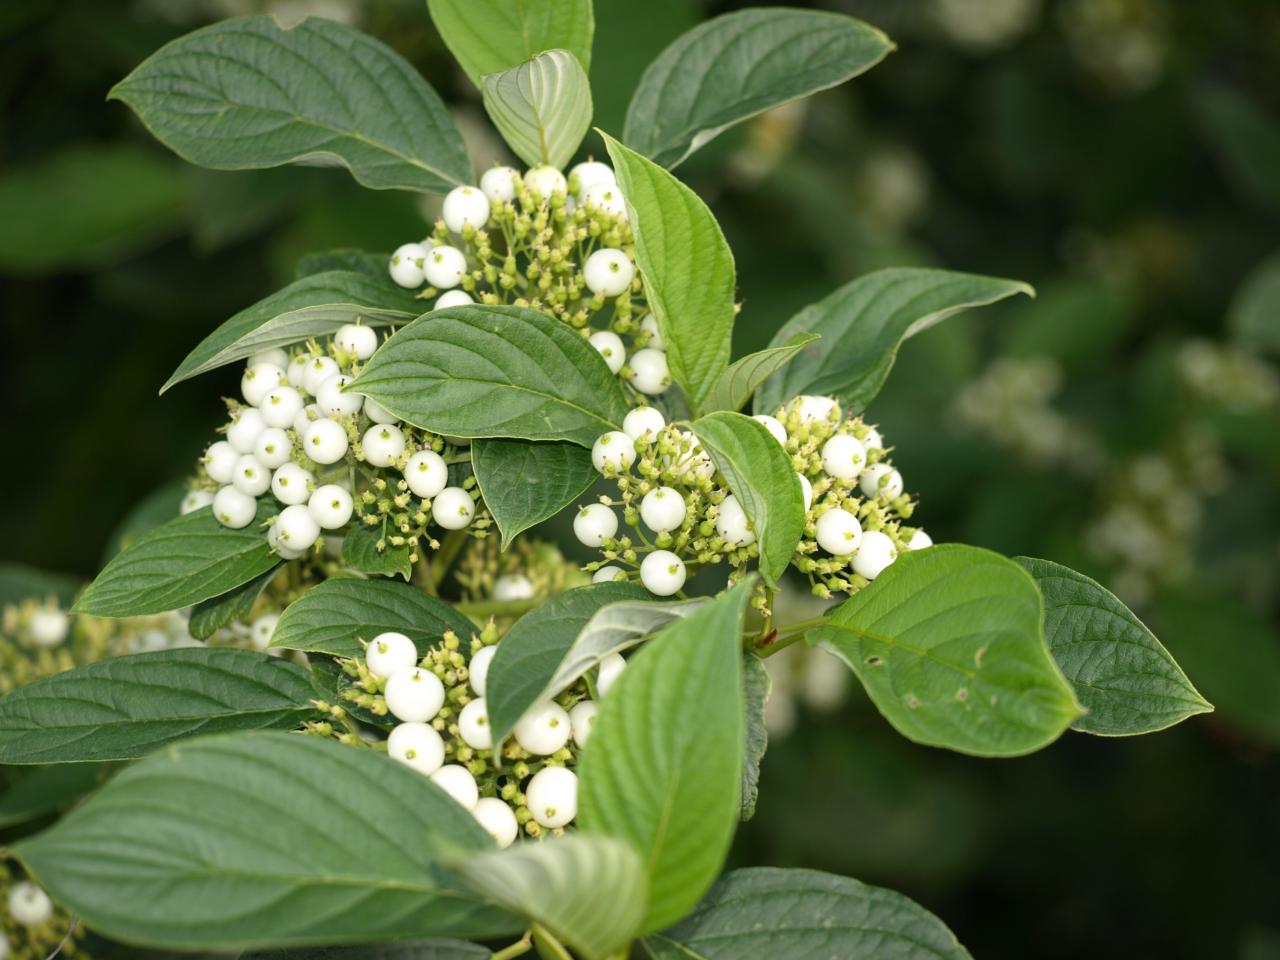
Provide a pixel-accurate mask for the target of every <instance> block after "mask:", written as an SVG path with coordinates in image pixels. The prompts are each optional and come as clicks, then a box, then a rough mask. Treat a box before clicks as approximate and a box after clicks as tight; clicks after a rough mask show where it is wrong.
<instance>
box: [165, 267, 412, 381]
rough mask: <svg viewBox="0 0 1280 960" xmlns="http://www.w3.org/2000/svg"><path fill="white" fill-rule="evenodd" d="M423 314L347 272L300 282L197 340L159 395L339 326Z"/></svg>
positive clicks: (389, 289)
mask: <svg viewBox="0 0 1280 960" xmlns="http://www.w3.org/2000/svg"><path fill="white" fill-rule="evenodd" d="M384 272H385V271H384ZM422 313H423V310H422V308H421V305H419V304H418V303H417V302H416V301H415V300H414V299H413V296H412V295H411V294H409V293H408V292H407V291H406V290H404V289H403V288H397V287H395V285H394V284H392V283H391V282H390V281H388V280H387V279H385V277H382V278H377V279H375V278H373V277H370V276H368V275H366V274H363V273H356V272H354V271H351V270H331V271H328V272H325V273H317V274H313V275H311V276H308V277H303V278H302V279H301V280H295V281H294V282H293V283H291V284H289V285H288V286H287V287H285V288H284V289H283V290H280V291H278V292H276V293H273V294H272V295H271V296H269V297H267V298H266V299H265V300H259V301H258V302H257V303H255V304H254V305H253V306H251V307H248V308H246V309H244V310H241V311H240V312H239V313H237V314H236V315H235V316H234V317H232V318H231V319H230V320H228V321H227V322H226V323H224V324H223V325H222V326H220V327H218V329H217V330H214V331H213V333H211V334H209V336H207V337H205V338H204V339H203V340H201V341H200V343H199V344H198V345H197V346H196V348H195V349H194V350H192V351H191V352H190V353H189V354H187V357H186V359H185V360H183V361H182V363H180V364H178V369H177V370H175V371H173V373H172V375H170V377H169V379H168V380H166V381H165V384H164V386H163V387H161V388H160V392H161V393H164V392H165V391H166V390H168V389H169V388H170V387H172V386H173V385H174V384H176V383H181V382H182V381H183V380H190V379H191V378H192V377H194V376H196V375H197V374H201V373H205V372H207V371H209V370H215V369H217V368H218V367H221V366H224V365H226V364H228V363H235V362H236V361H237V360H244V359H245V358H246V357H251V356H253V355H254V354H255V353H260V352H262V351H264V350H272V349H274V348H276V347H290V346H293V345H294V344H295V343H301V342H303V341H304V340H306V339H308V338H309V337H323V336H327V335H328V334H331V333H335V332H337V330H338V328H339V327H341V326H343V325H344V324H348V323H355V322H356V321H359V322H360V323H363V324H364V325H365V326H368V327H382V326H386V325H387V324H389V323H408V322H409V321H410V320H412V319H413V318H414V317H417V316H419V315H420V314H422Z"/></svg>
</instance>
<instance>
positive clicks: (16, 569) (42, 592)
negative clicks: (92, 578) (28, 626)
mask: <svg viewBox="0 0 1280 960" xmlns="http://www.w3.org/2000/svg"><path fill="white" fill-rule="evenodd" d="M79 589H80V581H79V580H77V579H76V578H75V577H69V576H67V575H66V574H63V573H47V572H46V571H44V570H37V569H36V568H35V567H28V566H27V565H26V564H22V563H0V607H7V606H10V605H11V604H19V603H21V602H22V601H23V600H47V599H49V598H50V597H52V598H54V599H55V600H57V601H58V603H59V604H61V605H62V606H64V607H69V606H71V603H72V601H73V600H74V599H75V596H76V591H78V590H79Z"/></svg>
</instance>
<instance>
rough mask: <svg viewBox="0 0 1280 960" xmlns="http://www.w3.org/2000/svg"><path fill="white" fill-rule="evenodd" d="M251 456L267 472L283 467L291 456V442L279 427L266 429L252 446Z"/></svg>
mask: <svg viewBox="0 0 1280 960" xmlns="http://www.w3.org/2000/svg"><path fill="white" fill-rule="evenodd" d="M253 455H254V456H255V457H257V459H258V462H259V463H260V464H262V465H263V466H264V467H266V468H267V469H268V470H274V469H276V467H280V466H283V465H284V464H286V463H288V462H289V457H290V456H292V455H293V441H292V440H290V439H289V434H287V433H285V432H284V431H283V430H282V429H280V428H279V427H268V428H267V429H266V430H263V431H262V435H261V436H260V437H258V442H257V443H255V444H254V445H253Z"/></svg>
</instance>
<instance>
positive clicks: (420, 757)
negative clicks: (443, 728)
mask: <svg viewBox="0 0 1280 960" xmlns="http://www.w3.org/2000/svg"><path fill="white" fill-rule="evenodd" d="M387 756H389V757H391V758H392V759H393V760H399V761H400V762H401V763H403V764H404V765H405V766H406V767H412V768H413V769H414V770H417V771H418V772H419V773H421V774H424V775H426V776H430V775H431V774H433V773H435V772H436V771H437V770H439V769H440V765H441V764H442V763H444V740H443V739H441V737H440V734H438V733H436V731H435V729H434V728H433V727H432V726H431V725H430V724H428V723H421V722H417V721H409V722H406V723H401V724H398V725H397V726H396V727H395V729H393V730H392V731H391V735H390V736H389V737H387Z"/></svg>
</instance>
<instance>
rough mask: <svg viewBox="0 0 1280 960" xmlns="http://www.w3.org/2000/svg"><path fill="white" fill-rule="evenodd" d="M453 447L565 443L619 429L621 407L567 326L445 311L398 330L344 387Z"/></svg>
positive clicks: (519, 311)
mask: <svg viewBox="0 0 1280 960" xmlns="http://www.w3.org/2000/svg"><path fill="white" fill-rule="evenodd" d="M348 389H349V390H351V391H353V392H355V393H359V394H363V395H364V396H367V397H373V399H374V400H376V401H377V402H378V403H380V404H382V405H383V406H384V407H386V408H387V409H388V410H390V411H391V412H392V413H394V414H395V415H396V416H397V417H399V418H400V419H402V420H408V421H409V422H410V423H412V424H413V425H414V426H417V427H421V428H423V429H424V430H430V431H432V432H434V433H442V434H445V435H446V436H452V437H469V438H475V437H513V438H517V439H524V440H569V441H571V442H573V443H576V444H578V445H580V446H584V447H590V446H591V445H592V444H593V443H595V441H596V438H597V437H599V436H600V434H602V433H605V432H606V431H609V430H618V429H620V424H621V423H622V418H623V417H624V416H626V414H627V409H628V407H627V401H626V398H625V397H624V396H623V394H622V388H621V387H620V386H619V385H618V378H617V377H615V376H614V375H613V374H612V373H611V372H610V371H609V367H608V366H607V365H606V364H605V362H604V359H603V358H602V357H601V356H600V354H599V353H597V352H596V350H595V348H594V347H592V346H591V345H590V344H589V343H587V341H586V340H584V339H583V338H582V337H581V336H580V335H579V334H578V333H577V332H575V331H574V330H573V329H571V328H570V327H569V326H568V324H566V323H564V322H563V321H561V320H557V319H555V318H554V317H548V316H547V315H546V314H544V313H540V312H539V311H537V310H527V309H524V308H523V307H506V306H480V305H470V306H464V307H449V308H447V309H444V310H436V311H433V312H432V313H431V314H430V315H429V316H425V317H421V318H419V319H418V320H416V321H415V322H413V323H411V324H409V325H408V326H407V327H405V328H403V329H402V330H400V331H399V332H398V333H396V335H395V336H393V337H392V338H391V339H390V340H388V341H387V342H386V343H385V344H383V345H382V347H381V348H380V349H379V350H378V352H377V353H375V354H374V355H373V359H371V360H370V361H369V362H368V363H367V364H366V365H365V368H364V369H363V370H362V371H361V372H360V375H359V376H358V377H356V379H355V381H354V382H353V383H352V384H351V385H350V386H349V387H348Z"/></svg>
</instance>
